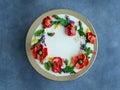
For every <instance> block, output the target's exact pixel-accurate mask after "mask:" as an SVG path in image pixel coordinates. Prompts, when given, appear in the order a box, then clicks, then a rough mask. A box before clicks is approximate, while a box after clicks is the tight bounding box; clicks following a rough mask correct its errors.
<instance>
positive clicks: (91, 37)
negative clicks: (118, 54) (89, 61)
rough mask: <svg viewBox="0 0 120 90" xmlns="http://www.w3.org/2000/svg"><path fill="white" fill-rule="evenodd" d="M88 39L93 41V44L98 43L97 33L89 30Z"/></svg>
mask: <svg viewBox="0 0 120 90" xmlns="http://www.w3.org/2000/svg"><path fill="white" fill-rule="evenodd" d="M86 37H87V40H88V41H89V42H90V43H92V44H95V43H96V35H95V34H93V33H92V32H88V33H87V35H86Z"/></svg>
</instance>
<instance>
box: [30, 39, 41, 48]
mask: <svg viewBox="0 0 120 90" xmlns="http://www.w3.org/2000/svg"><path fill="white" fill-rule="evenodd" d="M42 40H43V39H42V38H40V39H39V40H38V41H37V42H36V43H35V44H33V45H32V46H31V48H32V47H34V46H35V45H36V44H40V43H41V42H42Z"/></svg>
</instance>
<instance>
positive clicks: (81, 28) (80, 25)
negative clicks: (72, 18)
mask: <svg viewBox="0 0 120 90" xmlns="http://www.w3.org/2000/svg"><path fill="white" fill-rule="evenodd" d="M79 27H80V30H81V31H83V27H82V23H80V24H79Z"/></svg>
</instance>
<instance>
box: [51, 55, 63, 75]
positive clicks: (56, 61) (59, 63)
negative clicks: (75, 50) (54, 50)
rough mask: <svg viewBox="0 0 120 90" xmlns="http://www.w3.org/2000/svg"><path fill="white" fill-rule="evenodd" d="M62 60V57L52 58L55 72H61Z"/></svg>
mask: <svg viewBox="0 0 120 90" xmlns="http://www.w3.org/2000/svg"><path fill="white" fill-rule="evenodd" d="M62 62H63V60H62V58H60V57H54V58H53V59H52V65H53V67H52V71H53V72H55V73H59V72H61V70H62V69H61V67H62Z"/></svg>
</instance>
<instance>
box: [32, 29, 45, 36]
mask: <svg viewBox="0 0 120 90" xmlns="http://www.w3.org/2000/svg"><path fill="white" fill-rule="evenodd" d="M42 34H44V29H41V30H37V31H36V32H35V33H34V35H35V36H41V35H42Z"/></svg>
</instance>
